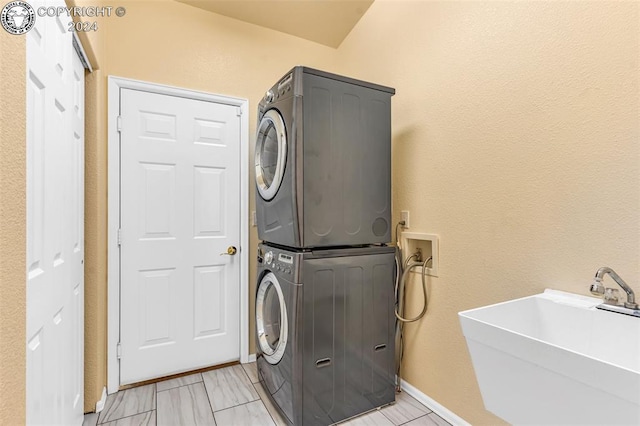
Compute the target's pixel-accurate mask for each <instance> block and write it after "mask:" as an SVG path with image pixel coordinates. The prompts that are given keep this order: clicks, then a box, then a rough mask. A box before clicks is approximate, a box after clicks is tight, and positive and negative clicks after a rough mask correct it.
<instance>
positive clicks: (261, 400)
mask: <svg viewBox="0 0 640 426" xmlns="http://www.w3.org/2000/svg"><path fill="white" fill-rule="evenodd" d="M252 385H253V388H254V389H255V390H256V393H257V394H258V396H259V397H260V402H262V405H264V408H266V409H267V413H268V414H269V416H270V417H271V420H273V424H274V425H276V426H277V425H278V422H276V419H275V417H273V414H271V411H269V409H268V408H267V404H265V403H264V400H263V399H262V396H260V392H258V388H257V387H256V384H255V383H252ZM265 396H266V393H265ZM274 408H275V407H274ZM276 409H277V408H276Z"/></svg>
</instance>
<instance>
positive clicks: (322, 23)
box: [176, 0, 373, 48]
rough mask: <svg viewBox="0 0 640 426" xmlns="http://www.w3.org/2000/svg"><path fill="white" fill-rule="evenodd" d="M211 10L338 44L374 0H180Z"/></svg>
mask: <svg viewBox="0 0 640 426" xmlns="http://www.w3.org/2000/svg"><path fill="white" fill-rule="evenodd" d="M176 1H178V2H180V3H185V4H189V5H191V6H195V7H198V8H200V9H204V10H207V11H209V12H214V13H218V14H220V15H224V16H228V17H230V18H235V19H239V20H241V21H245V22H249V23H251V24H256V25H260V26H262V27H266V28H271V29H272V30H276V31H281V32H283V33H287V34H291V35H294V36H297V37H301V38H304V39H306V40H311V41H315V42H316V43H320V44H324V45H325V46H329V47H334V48H336V47H338V46H340V43H342V41H343V40H344V39H345V37H346V36H347V35H348V34H349V32H351V29H352V28H353V27H354V26H355V25H356V23H357V22H358V21H359V20H360V18H361V17H362V15H364V14H365V12H366V11H367V9H369V6H371V4H372V3H373V0H176Z"/></svg>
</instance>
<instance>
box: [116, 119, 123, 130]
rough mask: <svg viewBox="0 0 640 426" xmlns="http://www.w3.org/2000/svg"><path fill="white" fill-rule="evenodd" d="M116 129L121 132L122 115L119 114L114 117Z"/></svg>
mask: <svg viewBox="0 0 640 426" xmlns="http://www.w3.org/2000/svg"><path fill="white" fill-rule="evenodd" d="M116 129H117V130H118V131H119V132H121V131H122V116H121V115H119V116H118V118H116Z"/></svg>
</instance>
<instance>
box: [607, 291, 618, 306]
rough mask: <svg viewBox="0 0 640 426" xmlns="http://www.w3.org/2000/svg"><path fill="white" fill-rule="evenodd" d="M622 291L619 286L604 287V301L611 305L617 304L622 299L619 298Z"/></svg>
mask: <svg viewBox="0 0 640 426" xmlns="http://www.w3.org/2000/svg"><path fill="white" fill-rule="evenodd" d="M619 294H620V292H619V291H618V289H617V288H609V287H607V288H605V289H604V303H608V304H609V305H617V304H618V302H619V301H620V298H619Z"/></svg>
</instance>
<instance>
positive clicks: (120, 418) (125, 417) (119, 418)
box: [96, 408, 158, 426]
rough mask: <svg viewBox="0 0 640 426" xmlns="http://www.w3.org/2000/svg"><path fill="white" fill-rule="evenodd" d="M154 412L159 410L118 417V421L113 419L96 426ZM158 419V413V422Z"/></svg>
mask: <svg viewBox="0 0 640 426" xmlns="http://www.w3.org/2000/svg"><path fill="white" fill-rule="evenodd" d="M153 411H157V409H156V408H154V409H153V410H147V411H143V412H141V413H136V414H131V415H129V416H124V417H118V418H117V419H111V420H109V421H108V422H102V423H96V426H99V425H103V424H106V423H111V422H117V421H118V420H122V419H128V418H129V417H134V416H139V415H140V414H146V413H151V412H153ZM157 417H158V416H157V413H156V422H157V421H158V418H157Z"/></svg>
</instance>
